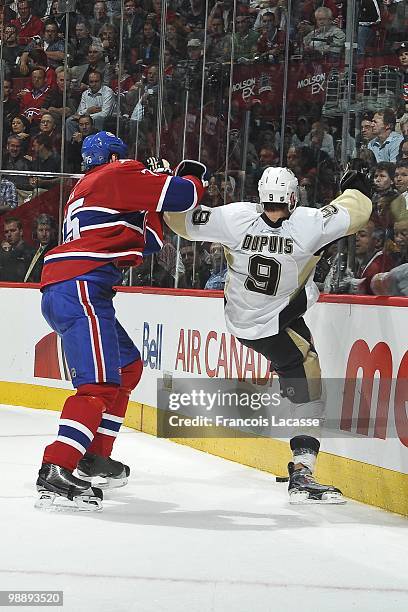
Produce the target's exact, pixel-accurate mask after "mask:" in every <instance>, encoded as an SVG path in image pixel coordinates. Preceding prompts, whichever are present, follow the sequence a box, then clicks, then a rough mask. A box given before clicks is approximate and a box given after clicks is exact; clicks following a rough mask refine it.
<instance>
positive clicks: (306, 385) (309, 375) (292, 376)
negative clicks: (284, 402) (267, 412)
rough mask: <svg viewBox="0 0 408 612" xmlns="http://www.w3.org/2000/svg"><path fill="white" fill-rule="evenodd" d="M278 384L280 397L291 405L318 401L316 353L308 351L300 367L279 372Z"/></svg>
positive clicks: (318, 378) (320, 389)
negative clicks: (287, 400) (286, 399)
mask: <svg viewBox="0 0 408 612" xmlns="http://www.w3.org/2000/svg"><path fill="white" fill-rule="evenodd" d="M279 382H280V387H281V394H282V397H287V398H288V399H289V400H290V401H291V402H292V403H293V404H304V403H306V402H313V401H316V400H318V399H320V398H321V395H322V381H321V372H320V364H319V357H318V355H317V353H316V352H315V351H313V350H311V349H309V350H308V351H307V352H306V353H305V355H304V357H303V363H302V364H301V365H299V366H296V367H294V368H290V369H285V370H284V371H280V372H279Z"/></svg>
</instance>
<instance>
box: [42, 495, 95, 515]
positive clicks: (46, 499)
mask: <svg viewBox="0 0 408 612" xmlns="http://www.w3.org/2000/svg"><path fill="white" fill-rule="evenodd" d="M34 508H37V510H46V511H47V512H100V511H101V510H103V505H102V500H100V499H99V497H94V496H93V495H87V496H78V497H74V499H73V500H70V499H68V498H66V497H63V496H62V495H58V494H57V493H53V492H51V491H40V492H39V494H38V499H37V501H36V502H35V504H34Z"/></svg>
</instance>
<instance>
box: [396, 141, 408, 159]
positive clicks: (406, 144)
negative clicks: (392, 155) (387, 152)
mask: <svg viewBox="0 0 408 612" xmlns="http://www.w3.org/2000/svg"><path fill="white" fill-rule="evenodd" d="M402 159H408V140H403V141H402V142H401V144H400V146H399V152H398V155H397V162H399V161H401V160H402Z"/></svg>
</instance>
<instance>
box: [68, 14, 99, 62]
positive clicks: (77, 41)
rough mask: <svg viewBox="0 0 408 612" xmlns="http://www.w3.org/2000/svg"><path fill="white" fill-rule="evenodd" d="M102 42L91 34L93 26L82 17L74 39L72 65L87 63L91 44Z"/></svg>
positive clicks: (78, 21) (76, 27)
mask: <svg viewBox="0 0 408 612" xmlns="http://www.w3.org/2000/svg"><path fill="white" fill-rule="evenodd" d="M98 43H99V44H100V40H99V38H97V37H95V36H92V35H91V26H90V25H89V22H88V21H87V20H86V19H83V18H80V19H78V20H77V23H76V26H75V38H74V39H73V41H72V47H73V50H72V65H73V66H80V65H81V64H86V60H87V55H88V49H89V47H90V46H91V45H95V44H96V45H98Z"/></svg>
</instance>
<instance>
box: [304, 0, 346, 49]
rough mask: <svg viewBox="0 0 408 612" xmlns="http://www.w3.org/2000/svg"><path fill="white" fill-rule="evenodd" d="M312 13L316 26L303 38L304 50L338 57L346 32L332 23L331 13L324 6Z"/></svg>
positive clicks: (342, 47)
mask: <svg viewBox="0 0 408 612" xmlns="http://www.w3.org/2000/svg"><path fill="white" fill-rule="evenodd" d="M314 15H315V21H316V27H315V29H314V30H312V31H311V32H309V34H306V36H305V38H304V39H303V46H304V52H305V53H313V54H317V55H320V56H321V55H330V56H332V57H339V56H340V54H341V53H342V51H343V49H344V43H345V41H346V34H345V33H344V32H343V30H340V28H338V27H337V26H335V25H334V24H333V13H332V11H331V10H330V9H329V8H327V7H326V6H322V7H321V8H318V9H317V10H316V11H315V14H314Z"/></svg>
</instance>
